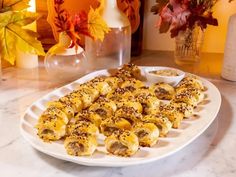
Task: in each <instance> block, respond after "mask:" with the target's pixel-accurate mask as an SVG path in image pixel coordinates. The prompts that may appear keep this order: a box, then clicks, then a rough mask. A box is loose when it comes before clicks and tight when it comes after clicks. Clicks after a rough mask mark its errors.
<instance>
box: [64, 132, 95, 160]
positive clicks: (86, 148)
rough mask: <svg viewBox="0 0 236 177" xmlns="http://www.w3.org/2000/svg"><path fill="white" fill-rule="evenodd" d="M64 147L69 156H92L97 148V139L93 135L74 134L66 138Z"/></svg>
mask: <svg viewBox="0 0 236 177" xmlns="http://www.w3.org/2000/svg"><path fill="white" fill-rule="evenodd" d="M64 147H65V149H66V151H67V153H68V154H69V155H73V156H91V155H92V154H93V153H94V151H95V150H96V148H97V139H96V137H95V136H93V135H91V134H79V135H76V134H72V135H70V136H68V137H66V139H65V141H64Z"/></svg>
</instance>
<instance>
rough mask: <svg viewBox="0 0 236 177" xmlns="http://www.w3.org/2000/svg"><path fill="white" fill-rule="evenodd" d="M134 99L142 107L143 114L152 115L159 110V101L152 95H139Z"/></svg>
mask: <svg viewBox="0 0 236 177" xmlns="http://www.w3.org/2000/svg"><path fill="white" fill-rule="evenodd" d="M136 99H137V101H138V102H140V103H141V105H142V107H143V114H154V113H156V112H157V111H158V110H159V105H160V100H159V99H158V98H157V97H155V96H153V95H152V94H149V95H147V96H146V95H139V96H138V97H136Z"/></svg>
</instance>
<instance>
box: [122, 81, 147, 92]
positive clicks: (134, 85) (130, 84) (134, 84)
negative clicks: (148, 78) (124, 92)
mask: <svg viewBox="0 0 236 177" xmlns="http://www.w3.org/2000/svg"><path fill="white" fill-rule="evenodd" d="M143 86H144V84H143V82H141V81H139V80H137V79H133V78H129V79H127V80H125V81H124V82H123V83H122V84H121V88H126V89H128V90H129V91H131V92H133V91H135V90H136V89H138V88H141V87H143Z"/></svg>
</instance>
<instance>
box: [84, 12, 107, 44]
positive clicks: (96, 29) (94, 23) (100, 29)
mask: <svg viewBox="0 0 236 177" xmlns="http://www.w3.org/2000/svg"><path fill="white" fill-rule="evenodd" d="M88 30H89V33H90V35H91V36H92V37H93V38H94V39H95V40H97V39H98V40H101V41H103V39H104V36H105V34H106V33H108V32H109V31H110V29H109V27H108V26H107V24H106V22H105V21H104V20H103V18H102V17H101V15H100V13H99V9H95V10H94V9H93V8H90V11H89V13H88Z"/></svg>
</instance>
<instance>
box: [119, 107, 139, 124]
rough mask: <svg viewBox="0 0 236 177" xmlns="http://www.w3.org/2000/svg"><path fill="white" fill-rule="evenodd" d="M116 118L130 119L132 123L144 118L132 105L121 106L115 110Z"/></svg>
mask: <svg viewBox="0 0 236 177" xmlns="http://www.w3.org/2000/svg"><path fill="white" fill-rule="evenodd" d="M115 117H116V118H123V119H126V120H127V121H129V122H130V123H131V124H133V123H135V122H139V121H141V119H142V114H141V113H139V112H137V111H136V110H135V109H134V108H132V107H124V106H123V107H121V108H120V109H118V110H117V111H116V112H115Z"/></svg>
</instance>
